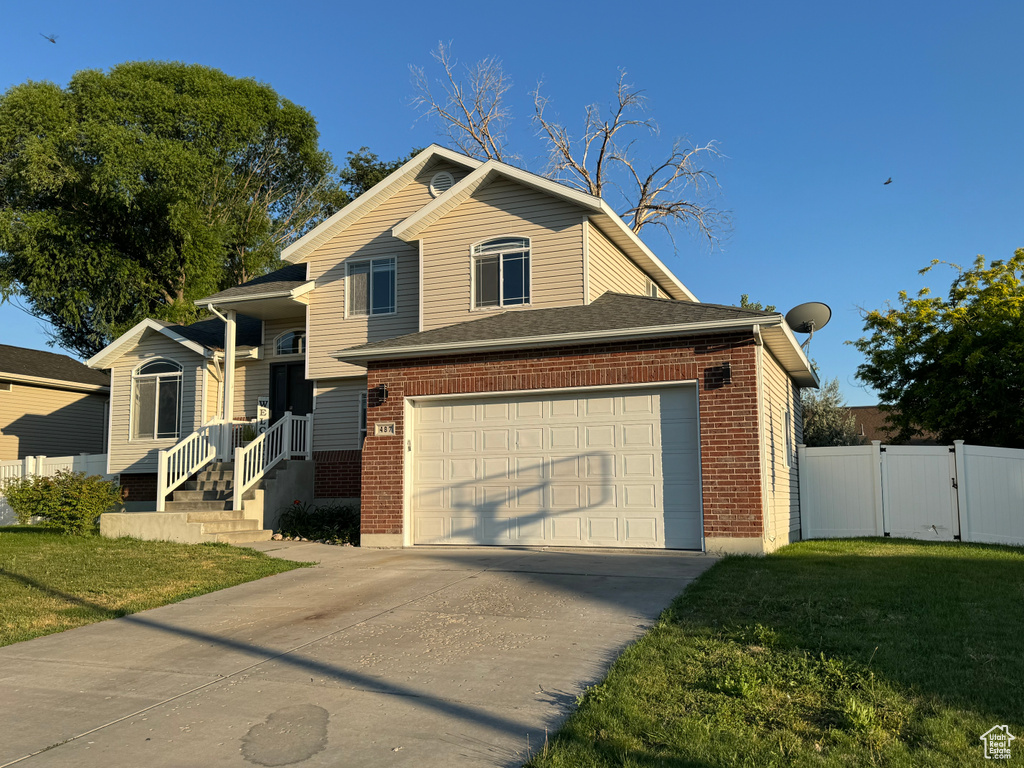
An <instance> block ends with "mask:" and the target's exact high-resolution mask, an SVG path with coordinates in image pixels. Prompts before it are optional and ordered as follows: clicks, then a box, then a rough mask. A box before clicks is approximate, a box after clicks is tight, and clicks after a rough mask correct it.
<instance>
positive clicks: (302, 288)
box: [195, 280, 316, 307]
mask: <svg viewBox="0 0 1024 768" xmlns="http://www.w3.org/2000/svg"><path fill="white" fill-rule="evenodd" d="M314 288H316V281H315V280H307V281H306V282H305V283H303V284H302V285H298V286H296V287H294V288H291V289H289V290H286V291H270V292H269V293H247V294H242V295H241V296H222V297H220V298H216V297H213V296H211V297H210V298H206V299H196V300H195V305H196V306H198V307H207V306H209V305H211V304H212V305H213V306H215V307H217V306H220V305H222V304H238V303H239V302H244V301H266V300H268V299H298V298H299V297H301V296H303V295H305V294H307V293H309V292H310V291H312V290H313V289H314Z"/></svg>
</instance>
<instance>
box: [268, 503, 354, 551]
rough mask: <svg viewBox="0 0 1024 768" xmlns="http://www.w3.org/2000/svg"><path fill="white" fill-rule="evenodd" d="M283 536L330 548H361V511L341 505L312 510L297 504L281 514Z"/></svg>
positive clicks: (314, 507)
mask: <svg viewBox="0 0 1024 768" xmlns="http://www.w3.org/2000/svg"><path fill="white" fill-rule="evenodd" d="M278 526H280V530H279V533H280V534H281V535H282V536H293V537H295V536H297V537H299V538H303V539H313V540H315V541H326V542H329V543H331V544H359V510H357V509H355V508H354V507H343V506H342V505H340V504H333V503H332V504H324V505H322V506H313V505H311V504H303V503H302V502H300V501H295V502H293V503H292V505H291V506H289V507H286V508H285V510H284V511H283V512H282V513H281V519H280V521H279V522H278Z"/></svg>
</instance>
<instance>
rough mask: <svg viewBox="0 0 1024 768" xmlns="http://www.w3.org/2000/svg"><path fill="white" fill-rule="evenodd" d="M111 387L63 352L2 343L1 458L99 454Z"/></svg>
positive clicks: (103, 375)
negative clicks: (62, 353) (58, 352)
mask: <svg viewBox="0 0 1024 768" xmlns="http://www.w3.org/2000/svg"><path fill="white" fill-rule="evenodd" d="M109 391H110V387H109V376H108V375H107V374H106V373H104V372H103V371H97V370H93V369H92V368H89V367H87V366H85V365H82V363H80V362H78V361H77V360H74V359H72V358H70V357H68V356H67V355H61V354H57V353H54V352H43V351H41V350H38V349H24V348H22V347H12V346H10V345H7V344H0V461H4V460H11V459H24V458H25V457H26V456H67V455H75V454H79V453H103V451H104V450H105V448H106V409H107V400H108V396H109Z"/></svg>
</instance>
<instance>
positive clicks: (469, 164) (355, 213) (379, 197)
mask: <svg viewBox="0 0 1024 768" xmlns="http://www.w3.org/2000/svg"><path fill="white" fill-rule="evenodd" d="M436 158H441V159H444V160H447V161H449V162H451V163H455V164H456V165H461V166H463V167H464V168H468V169H470V170H473V169H476V168H479V167H480V166H481V165H483V163H482V162H481V161H480V160H477V159H476V158H474V157H470V156H469V155H464V154H462V153H461V152H455V151H454V150H451V149H447V148H445V147H442V146H440V145H439V144H431V145H430V146H429V147H427V148H426V149H424V150H423V151H421V152H419V153H417V154H416V155H415V156H414V157H412V158H410V159H409V160H407V161H406V162H405V163H404V164H402V166H401V167H400V168H398V169H397V170H395V171H393V172H392V173H390V174H388V175H387V176H385V177H384V178H383V179H381V180H380V181H379V182H377V183H376V184H374V185H373V186H372V187H370V189H368V190H366V191H365V192H364V193H363V194H361V195H360V196H359V197H357V198H356V199H355V200H353V201H352V202H351V203H349V204H348V205H346V206H345V207H344V208H342V209H341V210H340V211H337V212H336V213H335V214H334V215H333V216H331V217H330V218H328V219H326V220H325V221H322V222H320V224H318V225H317V226H316V227H314V228H313V229H311V230H310V231H309V232H307V233H306V234H304V235H303V236H302V237H300V238H299V239H298V240H296V241H295V242H294V243H292V244H291V245H289V246H288V247H287V248H285V249H284V250H283V251H281V258H282V259H283V260H284V261H290V262H292V263H293V264H295V263H298V262H300V261H303V260H304V259H306V258H307V257H309V256H310V255H311V254H312V253H313V251H315V250H316V249H317V248H319V247H320V246H321V245H323V244H324V243H326V242H327V241H328V240H330V239H331V238H333V237H335V236H337V235H339V234H340V233H342V232H344V231H345V230H346V229H348V228H349V227H350V226H352V224H354V223H355V222H357V221H358V220H359V219H361V218H362V217H363V216H364V215H365V214H366V213H369V212H370V211H372V210H373V209H374V208H376V207H377V206H378V205H380V204H381V203H382V202H384V201H385V200H387V199H388V198H389V197H391V196H392V195H394V194H395V193H396V192H398V190H399V189H401V188H402V187H404V186H406V184H408V183H409V181H410V180H412V179H413V178H415V177H416V174H418V173H419V172H420V171H422V170H423V169H424V168H425V167H426V166H427V165H428V164H429V163H430V162H431V161H433V160H434V159H436Z"/></svg>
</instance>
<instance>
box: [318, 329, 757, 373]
mask: <svg viewBox="0 0 1024 768" xmlns="http://www.w3.org/2000/svg"><path fill="white" fill-rule="evenodd" d="M762 324H763V323H762ZM755 325H759V323H756V322H752V321H748V320H744V321H743V322H739V323H738V322H736V321H735V320H711V321H707V322H703V323H678V324H674V325H656V326H645V327H642V328H618V329H614V330H602V331H589V332H584V333H579V332H573V333H557V334H545V335H542V336H521V337H518V338H514V339H509V338H503V339H485V340H474V341H458V342H442V343H439V344H423V345H420V346H416V347H381V348H377V349H371V350H364V351H361V352H360V351H352V352H347V350H344V349H343V350H339V351H338V352H335V353H333V354H332V355H331V356H332V357H334V358H336V359H338V360H342V361H343V362H352V363H355V362H356V361H358V360H366V361H371V360H386V359H389V358H402V357H418V356H423V355H433V354H436V353H438V352H453V353H460V352H465V351H467V350H474V351H475V350H481V351H488V352H490V351H495V352H497V351H502V350H509V349H528V348H531V347H532V348H539V347H550V346H563V345H567V344H580V343H588V344H590V343H601V342H604V341H618V340H621V339H634V338H663V337H666V336H682V335H694V334H697V333H705V332H730V331H737V332H739V331H752V330H753V328H754V326H755ZM352 349H353V350H358V348H352Z"/></svg>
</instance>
